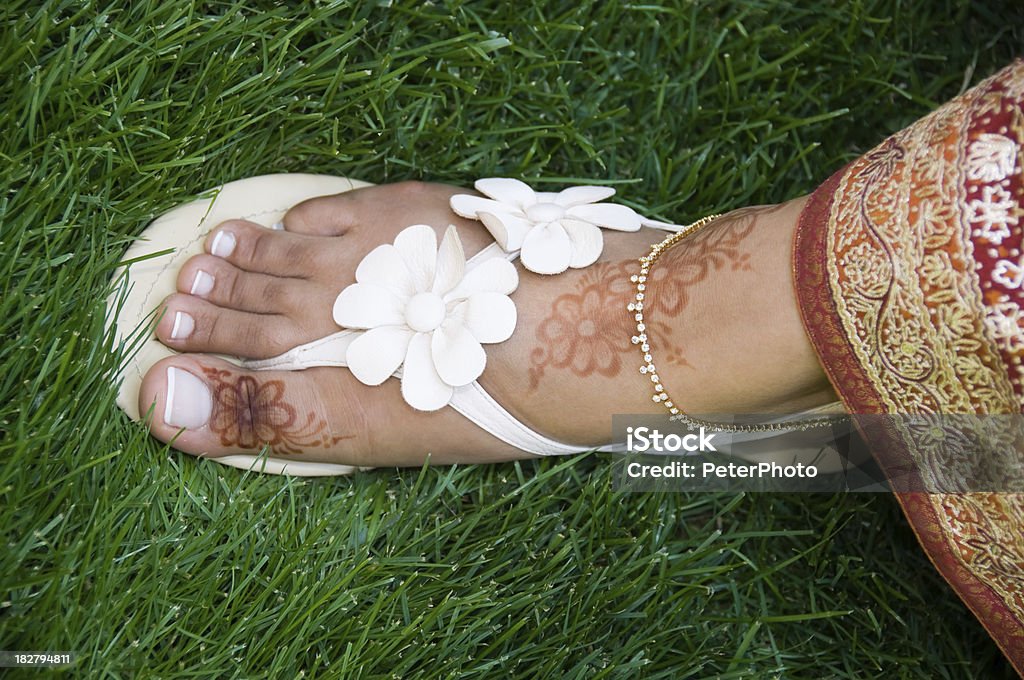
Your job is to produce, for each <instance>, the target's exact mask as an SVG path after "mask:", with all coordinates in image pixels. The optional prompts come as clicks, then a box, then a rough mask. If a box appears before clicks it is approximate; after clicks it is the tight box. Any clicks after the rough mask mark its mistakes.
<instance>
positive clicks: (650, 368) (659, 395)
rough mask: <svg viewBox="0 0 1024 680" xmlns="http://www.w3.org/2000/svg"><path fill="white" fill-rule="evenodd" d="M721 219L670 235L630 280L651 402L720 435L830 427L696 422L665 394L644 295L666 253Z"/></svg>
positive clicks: (822, 421)
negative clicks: (650, 337) (653, 270)
mask: <svg viewBox="0 0 1024 680" xmlns="http://www.w3.org/2000/svg"><path fill="white" fill-rule="evenodd" d="M719 217H721V214H716V215H708V216H707V217H703V218H701V219H699V220H697V221H696V222H694V223H693V224H690V225H688V226H685V227H683V228H682V229H680V230H679V231H677V232H675V233H673V234H669V235H668V236H667V237H666V238H665V239H664V240H663V241H661V242H660V243H656V244H655V245H654V246H653V247H652V248H651V252H650V253H648V254H647V255H646V256H644V257H641V258H640V272H639V273H637V274H633V275H632V276H630V277H629V280H630V281H631V282H633V283H634V284H636V295H635V296H634V301H633V302H630V303H629V304H628V305H627V306H626V309H627V310H628V311H629V312H630V313H631V314H633V319H634V320H635V321H636V331H637V334H636V335H634V336H633V337H632V338H631V339H630V340H631V341H632V343H633V344H634V345H637V346H639V348H640V354H641V355H643V359H644V365H643V366H641V367H640V373H641V374H643V375H646V376H648V377H649V378H650V379H651V383H652V384H653V386H654V396H653V397H651V400H652V401H654V402H655V403H659V404H662V405H663V406H664V407H665V408H667V409H668V412H669V413H670V414H671V419H672V420H676V421H680V422H682V423H684V424H685V425H686V426H687V427H690V428H699V427H705V428H709V429H713V430H717V431H719V432H775V431H781V430H810V429H813V428H815V427H821V426H823V425H829V424H831V423H832V419H831V418H828V417H826V418H814V419H811V420H799V421H793V422H792V424H789V423H761V424H755V425H733V424H730V423H716V422H714V421H710V420H702V419H700V418H694V417H692V416H688V415H686V414H685V413H683V412H682V410H680V408H679V406H678V405H676V403H675V402H674V401H673V400H672V399H671V398H670V397H669V396H668V392H667V391H666V390H665V386H664V385H663V384H662V383H661V378H660V377H659V376H658V373H657V370H656V369H655V367H654V357H653V355H652V354H651V345H650V342H649V341H648V337H647V332H646V331H647V326H646V325H645V324H644V297H645V296H644V291H646V290H647V277H648V275H649V274H650V272H651V267H652V266H654V263H655V262H657V261H658V258H659V257H661V254H662V253H664V252H665V251H666V250H668V249H669V248H671V247H672V246H674V245H675V244H677V243H679V242H680V241H682V240H683V239H684V238H686V237H687V236H689V235H690V234H693V233H696V232H698V231H700V230H701V229H702V228H704V227H706V226H707V225H709V224H711V223H712V222H714V221H715V220H716V219H718V218H719Z"/></svg>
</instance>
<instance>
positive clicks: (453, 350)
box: [334, 224, 519, 411]
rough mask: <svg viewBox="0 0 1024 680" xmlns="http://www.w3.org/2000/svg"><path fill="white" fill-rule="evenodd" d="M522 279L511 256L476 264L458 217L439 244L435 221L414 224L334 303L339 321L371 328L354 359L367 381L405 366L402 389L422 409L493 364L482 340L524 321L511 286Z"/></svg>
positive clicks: (356, 371) (363, 267) (362, 266)
mask: <svg viewBox="0 0 1024 680" xmlns="http://www.w3.org/2000/svg"><path fill="white" fill-rule="evenodd" d="M518 285H519V275H518V274H517V273H516V268H515V267H514V266H513V265H512V263H510V262H508V261H507V260H504V259H501V258H496V259H489V260H485V261H483V262H482V263H480V264H479V265H477V266H475V267H473V268H471V269H469V270H468V271H467V270H466V256H465V253H464V252H463V250H462V241H460V240H459V235H458V233H457V232H456V231H455V227H454V226H449V227H448V230H447V231H446V232H445V234H444V238H442V239H441V246H440V248H438V245H437V237H436V236H435V234H434V230H433V228H431V227H429V226H427V225H425V224H417V225H413V226H411V227H407V228H405V229H403V230H402V231H401V233H399V234H398V236H397V237H395V243H394V245H390V244H384V245H381V246H377V247H376V248H374V249H373V250H371V251H370V252H369V253H367V255H366V257H364V258H363V260H362V262H360V263H359V266H358V267H357V268H356V283H354V284H352V285H350V286H348V287H347V288H345V290H343V291H341V294H340V295H338V298H337V300H335V302H334V320H335V322H337V323H338V325H339V326H343V327H345V328H353V329H364V330H365V332H364V333H361V334H360V335H359V337H357V338H356V339H355V340H353V341H352V343H351V344H350V345H349V346H348V350H347V353H346V356H345V358H346V361H347V363H348V366H349V369H350V370H351V371H352V375H354V376H355V377H356V378H357V379H358V380H359V381H360V382H362V383H365V384H367V385H380V384H381V383H383V382H384V381H385V380H387V379H388V377H389V376H390V375H392V374H393V373H394V372H395V371H396V370H398V368H399V366H403V368H402V397H403V398H404V399H405V401H406V402H407V403H408V404H409V405H410V406H412V407H413V408H416V409H419V410H421V411H433V410H436V409H439V408H441V407H443V406H444V405H446V404H447V403H448V402H449V401H451V398H452V394H453V393H454V388H456V387H460V386H462V385H468V384H469V383H471V382H473V381H474V380H476V379H477V378H479V377H480V374H481V373H483V370H484V365H485V364H486V360H487V357H486V355H485V354H484V350H483V347H481V346H480V344H481V343H493V342H503V341H505V340H508V339H509V337H511V336H512V331H514V330H515V327H516V307H515V304H514V303H513V302H512V300H511V298H509V297H508V294H509V293H511V292H512V291H514V290H515V289H516V287H517V286H518Z"/></svg>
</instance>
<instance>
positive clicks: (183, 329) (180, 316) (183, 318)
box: [171, 312, 196, 340]
mask: <svg viewBox="0 0 1024 680" xmlns="http://www.w3.org/2000/svg"><path fill="white" fill-rule="evenodd" d="M195 327H196V320H195V319H193V318H192V315H191V314H186V313H185V312H175V313H174V326H173V327H172V328H171V340H184V339H185V338H187V337H188V336H190V335H192V331H193V330H194V329H195Z"/></svg>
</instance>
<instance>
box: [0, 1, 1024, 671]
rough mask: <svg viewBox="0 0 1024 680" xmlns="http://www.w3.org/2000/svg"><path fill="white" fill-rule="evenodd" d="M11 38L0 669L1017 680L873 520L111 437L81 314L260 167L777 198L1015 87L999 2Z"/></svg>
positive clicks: (692, 204)
mask: <svg viewBox="0 0 1024 680" xmlns="http://www.w3.org/2000/svg"><path fill="white" fill-rule="evenodd" d="M805 8H806V9H805ZM0 26H2V28H0V75H2V78H0V132H2V135H0V191H2V193H0V254H2V258H0V268H2V272H0V283H2V286H3V295H2V297H0V328H2V331H0V336H2V338H3V340H2V345H0V357H2V369H0V461H2V463H0V465H2V467H0V494H2V507H0V526H3V533H4V536H3V541H4V543H3V548H2V549H0V649H8V650H43V649H49V650H67V651H73V652H76V653H77V654H78V661H77V663H76V665H75V667H74V669H72V671H71V673H72V674H74V675H82V676H92V677H112V678H116V677H124V678H129V677H138V676H146V677H148V676H154V677H156V676H159V677H197V678H198V677H211V678H212V677H227V676H239V677H263V676H266V675H274V676H278V677H289V678H290V677H297V676H299V675H300V674H303V673H304V675H305V677H329V676H335V675H340V674H344V675H345V676H346V677H359V678H392V677H394V678H407V677H415V676H418V675H422V676H425V677H467V678H470V677H473V678H494V677H506V676H508V677H521V678H532V677H544V678H548V677H550V678H562V677H565V678H634V677H651V678H655V677H657V678H688V677H693V678H697V677H721V678H776V677H780V678H822V677H835V678H871V677H885V678H890V677H907V678H969V677H983V678H999V677H1009V675H1010V672H1009V670H1008V668H1007V666H1006V664H1005V662H1004V661H1003V660H1002V658H1001V656H1000V655H999V652H998V650H997V649H996V647H995V645H994V644H993V643H992V642H991V641H990V640H989V639H988V638H987V636H986V634H985V633H984V631H983V630H982V628H981V626H980V625H979V624H978V623H977V622H976V621H975V620H974V619H973V618H972V616H971V615H970V614H969V613H968V612H967V610H966V609H965V607H964V606H963V605H962V604H961V603H960V602H959V601H958V600H957V598H956V597H955V596H954V594H953V593H952V591H951V590H950V589H949V588H948V587H947V586H946V585H945V584H944V583H943V582H942V580H941V579H940V578H939V577H938V575H937V574H936V573H935V572H934V570H933V569H932V567H931V566H930V564H929V562H928V560H927V559H926V557H925V556H924V555H923V553H922V552H921V551H920V549H919V548H918V547H917V545H916V543H915V540H914V537H913V535H912V534H911V532H910V531H909V529H907V527H906V525H905V523H904V521H903V520H902V517H901V515H900V512H899V510H898V508H897V507H896V505H895V503H894V501H893V499H891V498H890V497H888V496H884V495H848V496H838V497H832V496H820V495H809V494H808V495H789V496H784V495H769V494H761V495H758V494H752V495H740V496H736V495H729V494H710V493H704V494H691V495H684V494H674V495H673V494H616V493H614V492H613V491H612V489H611V471H610V466H609V465H608V460H607V459H604V458H599V457H595V456H589V457H588V456H584V457H579V458H575V459H572V460H548V461H543V462H538V463H524V464H514V465H513V464H508V465H497V466H487V467H457V468H436V469H424V470H403V471H396V470H380V471H376V472H372V473H367V474H362V475H359V476H356V477H353V478H351V479H324V480H316V481H308V480H307V481H302V480H289V479H285V478H279V477H260V476H258V475H250V474H244V473H241V472H239V471H236V470H233V469H228V468H223V467H221V466H218V465H216V464H213V463H210V462H197V461H196V460H194V459H191V458H189V457H188V456H185V455H182V454H179V453H177V452H175V451H173V450H169V449H167V448H166V447H164V446H162V445H161V444H160V443H159V442H157V441H155V440H152V439H150V438H148V437H147V435H146V434H145V433H144V432H143V431H142V430H141V429H140V428H139V427H138V426H136V425H134V424H132V423H131V422H129V421H128V420H127V418H126V417H125V416H124V415H123V414H122V413H121V412H120V411H118V410H117V408H116V407H115V406H114V403H113V399H114V393H115V387H114V386H113V385H112V384H111V375H112V373H113V372H114V371H115V369H116V367H117V365H118V362H119V361H120V360H121V358H122V357H121V356H120V354H121V352H119V351H118V350H117V348H115V347H114V346H113V345H112V342H111V339H110V338H109V337H108V336H107V335H105V333H104V302H103V300H104V297H105V295H106V294H107V292H108V285H109V279H110V276H111V274H112V272H113V270H114V268H115V265H116V263H117V262H118V260H119V258H120V257H121V254H122V252H123V251H124V249H125V247H126V246H127V244H128V243H129V242H130V241H131V240H132V239H133V238H134V237H135V236H136V235H137V234H138V233H139V232H140V231H141V230H142V229H143V228H144V226H145V225H146V224H147V222H148V221H149V220H151V219H152V218H153V217H155V216H156V215H158V214H160V213H161V212H162V211H164V210H166V209H168V208H170V207H172V206H174V205H175V204H177V203H178V202H180V201H182V200H184V199H187V198H189V197H190V196H192V195H194V194H195V193H196V192H198V191H201V190H203V189H207V188H209V187H211V186H214V185H216V184H218V183H220V182H223V181H226V180H232V179H237V178H241V177H246V176H249V175H255V174H261V173H269V172H288V171H304V172H323V173H337V174H347V175H350V176H353V177H359V178H363V179H367V180H371V181H378V182H382V181H390V180H398V179H408V178H428V179H437V180H445V181H450V182H454V183H466V182H468V181H470V180H471V179H472V178H474V177H478V176H486V175H496V174H504V175H510V176H519V177H524V178H528V179H530V180H532V181H535V182H537V183H541V184H543V183H550V185H552V186H554V185H561V184H563V183H571V182H576V181H578V180H579V179H580V178H606V179H608V180H609V181H614V182H616V183H617V184H619V185H620V192H621V195H622V196H623V198H624V199H625V200H626V201H627V202H629V203H631V204H632V205H634V206H636V207H638V208H641V209H643V210H645V211H647V212H649V213H651V214H654V215H659V216H661V217H663V218H668V219H672V220H673V221H677V222H678V221H684V220H686V219H688V218H693V217H696V216H700V215H702V214H705V213H707V212H710V211H718V210H723V209H728V208H735V207H739V206H741V205H744V204H748V203H760V202H767V201H776V200H782V199H785V198H790V197H793V196H795V195H797V194H799V193H802V192H806V191H809V190H811V189H813V188H814V187H815V186H816V184H817V183H818V182H819V181H821V180H823V179H824V178H825V177H826V176H827V175H828V174H830V173H831V172H833V171H834V170H836V169H837V168H838V167H839V166H841V165H842V164H843V163H844V162H846V161H848V160H850V159H852V158H854V157H856V156H857V155H858V154H859V153H861V152H863V151H865V150H866V149H868V148H870V147H871V146H873V145H874V144H875V143H877V142H878V141H880V140H881V139H882V138H883V137H884V135H885V134H887V133H888V132H892V131H895V130H897V129H899V128H900V127H902V126H904V125H906V124H908V123H909V122H911V121H913V120H914V119H915V118H917V117H919V116H921V115H922V114H924V113H926V112H927V111H929V110H931V109H932V108H934V107H935V106H936V105H938V104H939V103H941V102H942V101H944V100H945V99H947V98H949V97H951V96H953V95H955V94H956V93H957V92H958V91H960V90H961V89H962V88H964V87H965V85H966V84H970V83H972V82H976V81H977V80H978V79H979V78H981V77H983V76H984V75H987V74H989V73H991V72H993V71H994V70H995V69H997V68H999V67H1000V66H1002V65H1004V64H1005V63H1006V62H1007V61H1009V59H1010V58H1011V57H1012V56H1014V52H1015V51H1016V50H1019V49H1020V46H1021V45H1022V44H1024V10H1022V6H1021V4H1020V3H1019V2H1015V1H1013V0H1003V1H1001V2H985V3H969V2H953V1H948V2H941V1H940V2H936V1H934V0H910V1H899V0H852V1H850V2H830V3H818V2H813V3H811V2H807V3H788V2H756V1H755V2H707V3H703V2H702V3H693V2H683V1H682V0H673V1H672V2H670V3H667V4H665V5H657V4H634V5H627V4H626V3H618V2H582V3H580V2H537V1H526V0H524V1H523V2H521V3H499V2H490V3H470V2H458V1H451V2H441V1H438V2H433V3H424V2H418V1H417V2H407V1H404V0H395V1H394V2H390V3H388V2H381V3H377V2H371V3H329V2H315V3H312V2H311V3H305V4H304V7H303V8H302V9H291V8H284V7H278V6H276V5H275V4H274V3H268V2H260V3H256V2H244V3H243V2H235V3H226V2H224V3H211V4H198V3H192V2H188V1H186V0H162V1H159V2H157V1H156V0H140V1H138V2H132V3H128V2H108V3H102V2H100V3H73V2H64V3H58V2H54V3H40V2H8V3H5V4H4V5H3V6H2V7H0ZM37 676H38V672H37V671H26V672H25V677H37Z"/></svg>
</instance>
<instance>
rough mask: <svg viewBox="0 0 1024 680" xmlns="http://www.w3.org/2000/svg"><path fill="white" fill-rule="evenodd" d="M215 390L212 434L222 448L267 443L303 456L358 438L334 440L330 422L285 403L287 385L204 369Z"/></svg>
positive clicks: (337, 437)
mask: <svg viewBox="0 0 1024 680" xmlns="http://www.w3.org/2000/svg"><path fill="white" fill-rule="evenodd" d="M203 373H204V374H205V375H206V377H207V378H208V379H209V383H210V387H211V388H212V390H213V416H212V417H211V418H210V430H211V431H213V432H214V433H215V434H216V435H217V436H218V437H219V438H220V443H221V446H233V447H234V446H237V447H241V448H244V449H259V448H260V447H261V446H263V445H267V446H269V447H270V449H271V450H272V451H273V452H274V453H286V454H300V453H302V452H303V451H304V450H306V449H311V448H318V447H323V448H328V447H331V446H333V445H334V444H337V443H338V442H339V441H341V440H343V439H351V438H352V437H353V436H354V435H348V436H343V437H339V436H334V435H332V434H331V433H330V432H329V431H328V427H327V421H326V420H325V419H323V418H321V417H319V416H318V415H317V414H316V412H314V411H309V412H308V413H306V414H305V415H301V416H300V415H299V413H298V412H297V411H296V409H295V407H294V406H293V405H292V404H290V403H288V402H287V401H286V400H285V399H284V391H285V390H284V381H282V380H263V381H259V380H256V378H253V377H252V376H248V375H242V376H237V377H236V376H233V375H232V373H231V372H230V371H225V370H222V369H218V368H209V367H205V366H204V367H203Z"/></svg>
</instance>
